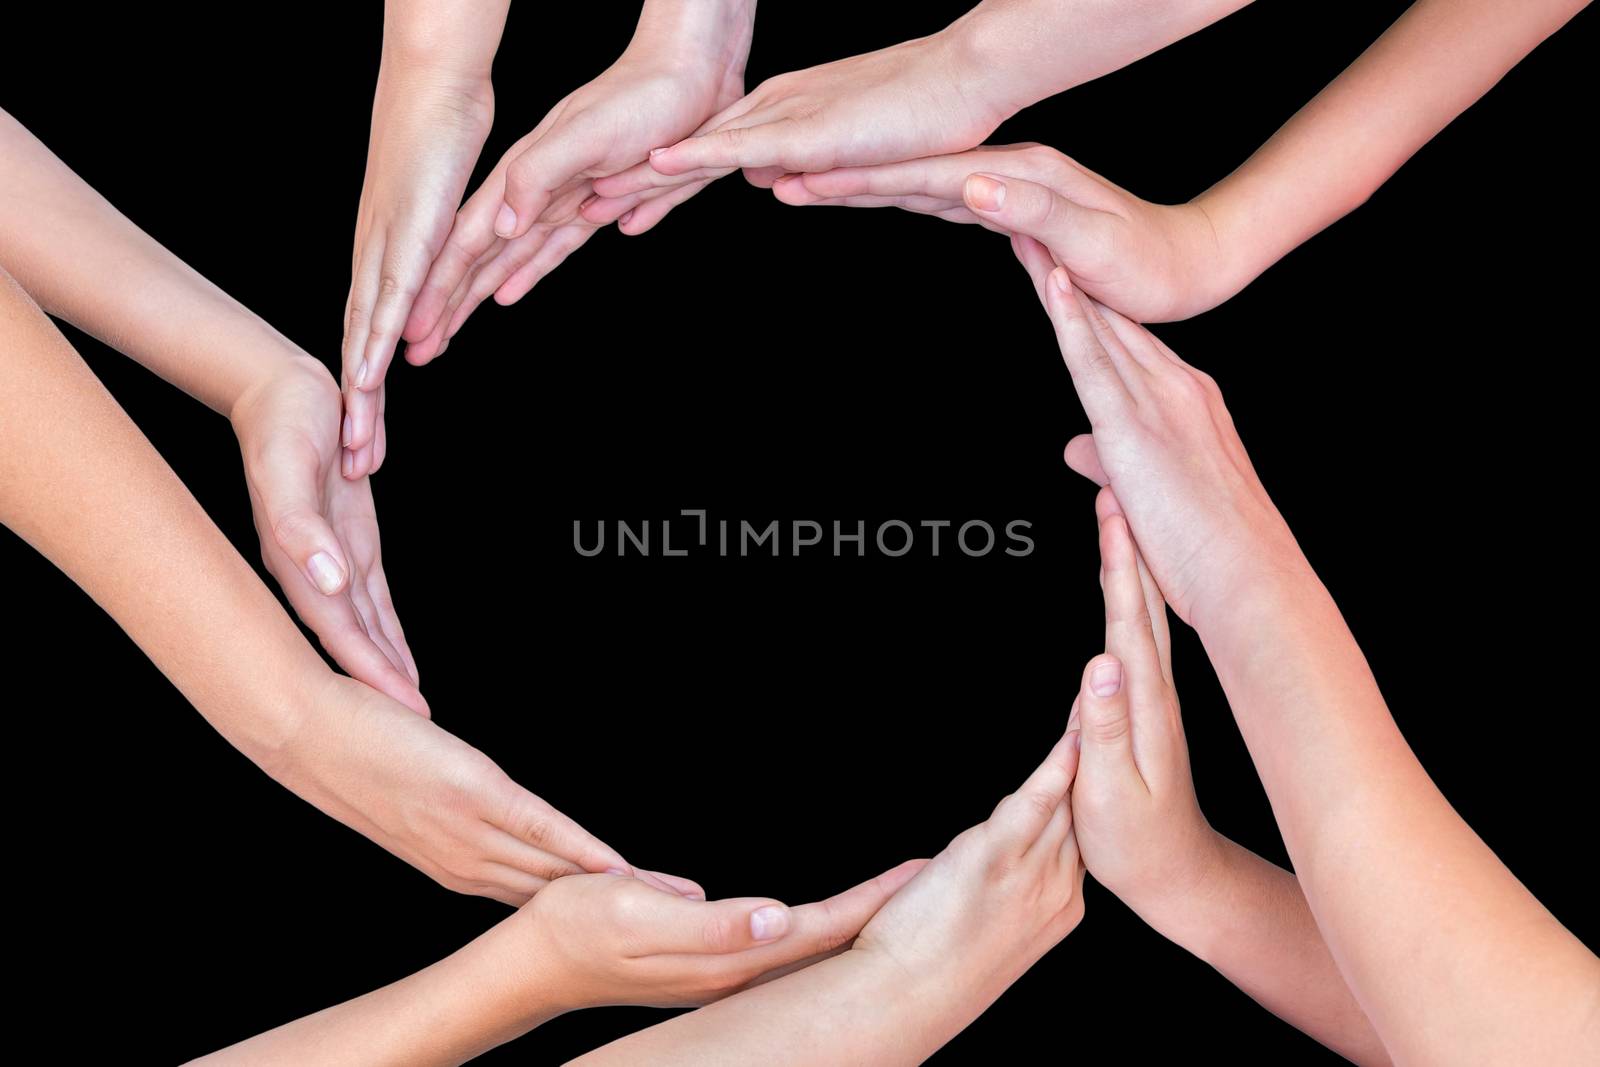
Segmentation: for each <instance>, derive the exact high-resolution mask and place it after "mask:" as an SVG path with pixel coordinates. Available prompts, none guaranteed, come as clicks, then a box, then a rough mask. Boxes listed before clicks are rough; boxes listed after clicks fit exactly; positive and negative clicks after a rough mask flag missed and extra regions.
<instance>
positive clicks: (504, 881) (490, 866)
mask: <svg viewBox="0 0 1600 1067" xmlns="http://www.w3.org/2000/svg"><path fill="white" fill-rule="evenodd" d="M478 881H479V882H480V884H482V886H483V891H482V892H480V893H479V894H478V895H479V896H486V897H493V898H494V899H495V900H499V901H503V902H505V903H507V904H510V905H511V906H512V907H514V908H515V907H521V906H522V905H523V904H526V903H527V902H528V901H529V900H530V899H532V898H533V895H534V894H535V893H537V892H539V890H541V889H543V888H544V887H545V886H547V885H549V884H550V882H549V880H547V879H544V878H540V877H539V876H538V875H535V874H529V873H528V872H527V871H524V870H521V869H519V868H517V867H511V866H507V865H506V864H504V863H495V862H494V861H492V860H489V861H486V862H485V863H484V864H483V872H482V874H481V876H480V877H479V879H478Z"/></svg>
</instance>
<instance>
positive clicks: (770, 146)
mask: <svg viewBox="0 0 1600 1067" xmlns="http://www.w3.org/2000/svg"><path fill="white" fill-rule="evenodd" d="M791 126H792V124H784V123H777V122H762V123H759V124H756V125H750V126H734V127H732V128H730V129H725V130H713V131H711V132H710V133H702V134H697V135H696V136H694V137H688V138H685V139H684V140H682V141H679V142H678V143H677V144H675V145H671V146H669V147H667V148H657V149H655V150H654V151H652V152H651V153H650V166H651V168H652V169H653V170H655V171H656V173H658V174H667V175H676V174H686V173H688V172H689V171H694V170H720V171H727V170H732V169H734V168H736V167H746V168H749V169H751V170H759V169H763V168H767V167H774V168H776V167H782V168H783V169H785V170H789V169H803V168H791V167H790V165H789V163H788V162H786V160H790V159H791V153H792V150H793V148H794V144H793V134H792V132H791V134H790V137H789V138H788V139H787V141H788V143H785V138H784V136H783V133H782V131H783V130H784V129H785V128H790V127H791Z"/></svg>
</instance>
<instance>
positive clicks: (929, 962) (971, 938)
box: [851, 731, 1084, 1016]
mask: <svg viewBox="0 0 1600 1067" xmlns="http://www.w3.org/2000/svg"><path fill="white" fill-rule="evenodd" d="M1077 765H1078V736H1077V733H1076V732H1075V731H1074V732H1070V733H1067V734H1065V735H1064V736H1063V737H1062V738H1061V740H1060V741H1058V742H1057V743H1056V746H1055V747H1054V748H1053V749H1051V751H1050V755H1049V756H1048V757H1047V758H1046V759H1045V761H1044V762H1043V763H1042V764H1040V765H1039V767H1038V769H1037V770H1035V771H1034V772H1033V774H1032V775H1030V776H1029V778H1028V780H1027V781H1026V782H1024V783H1023V784H1022V788H1020V789H1018V790H1017V791H1016V792H1015V793H1013V794H1011V795H1010V796H1008V797H1006V798H1005V799H1004V800H1002V801H1001V802H1000V804H999V806H998V807H996V808H995V810H994V813H993V814H992V815H990V816H989V819H988V821H987V822H984V823H980V824H979V825H977V826H975V827H973V828H972V829H970V830H967V831H966V832H965V833H963V834H961V835H960V836H959V837H957V838H956V839H955V840H953V841H951V842H950V844H949V845H948V846H947V847H946V848H945V850H944V851H943V852H941V853H939V854H938V855H937V856H935V857H934V858H933V859H932V860H931V861H929V863H928V865H927V867H925V868H924V869H923V870H922V872H921V873H920V874H918V875H917V876H916V877H915V878H914V879H912V880H911V883H910V884H909V885H907V886H906V887H905V888H904V889H903V890H901V891H900V892H899V893H897V894H895V896H894V898H893V899H892V900H890V901H889V903H888V904H887V905H885V906H884V908H883V910H882V911H880V912H878V914H877V915H875V916H874V917H873V919H872V921H871V922H869V923H868V924H867V926H866V929H864V930H862V931H861V936H860V937H859V938H858V939H857V941H856V944H855V947H854V949H853V950H852V952H851V955H852V956H855V955H857V954H863V956H864V957H868V958H876V959H877V960H878V961H880V963H881V965H882V966H884V967H887V968H889V969H890V970H895V971H898V972H899V975H900V978H901V980H902V981H903V986H902V987H901V988H902V989H903V993H904V995H907V996H913V995H917V991H918V990H923V989H928V988H929V985H930V983H931V984H932V986H933V987H934V988H935V989H936V990H937V991H938V992H936V993H933V992H931V993H930V995H943V996H949V995H952V994H954V995H959V996H960V997H962V998H963V999H962V1007H963V1009H964V1010H965V1011H967V1012H971V1013H972V1015H973V1016H975V1014H976V1012H975V1011H973V1009H974V1008H976V1010H978V1011H981V1010H982V1008H983V1007H985V1006H987V1005H988V1004H989V1003H990V1002H992V1001H993V1000H994V999H995V998H996V997H998V996H999V995H1000V994H1001V993H1002V992H1003V991H1004V990H1005V989H1006V988H1007V987H1008V986H1010V985H1011V983H1012V982H1014V981H1016V979H1017V978H1018V977H1020V976H1021V975H1022V973H1023V972H1025V971H1026V970H1027V969H1028V968H1029V967H1031V966H1033V964H1034V963H1035V962H1036V961H1037V960H1038V959H1039V958H1040V957H1041V956H1043V955H1044V954H1045V953H1046V952H1048V951H1049V950H1050V949H1051V948H1052V947H1054V946H1055V945H1056V944H1057V943H1058V942H1059V941H1060V940H1061V939H1062V938H1064V937H1066V936H1067V934H1068V933H1070V932H1071V931H1072V930H1073V928H1074V927H1076V926H1077V925H1078V922H1079V921H1080V920H1081V919H1082V918H1083V873H1084V868H1083V864H1082V862H1081V861H1080V859H1079V856H1078V842H1077V838H1076V836H1075V835H1074V831H1073V825H1072V808H1071V804H1070V802H1069V801H1068V799H1067V791H1068V789H1069V788H1070V787H1071V785H1072V779H1073V775H1074V773H1075V772H1076V769H1077ZM952 968H954V969H955V970H956V972H957V973H956V975H955V976H954V977H952V976H951V974H950V971H951V969H952ZM951 1013H952V1014H959V1012H958V1011H957V1009H955V1008H952V1009H951Z"/></svg>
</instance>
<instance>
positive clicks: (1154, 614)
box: [1094, 488, 1176, 700]
mask: <svg viewBox="0 0 1600 1067" xmlns="http://www.w3.org/2000/svg"><path fill="white" fill-rule="evenodd" d="M1094 510H1095V515H1096V517H1097V518H1098V519H1099V520H1100V521H1101V522H1105V521H1106V520H1107V519H1109V518H1111V517H1112V516H1121V517H1122V519H1123V521H1124V522H1126V521H1127V515H1126V514H1125V513H1124V512H1123V510H1122V502H1121V501H1119V500H1118V499H1117V494H1116V493H1114V492H1112V491H1111V490H1110V489H1109V488H1106V489H1102V490H1100V493H1099V495H1097V496H1096V497H1095V501H1094ZM1133 556H1134V561H1135V563H1137V564H1138V569H1139V586H1140V589H1141V591H1142V592H1143V593H1144V604H1145V612H1146V614H1147V616H1148V617H1149V619H1150V630H1151V632H1152V633H1153V634H1154V636H1155V642H1156V652H1157V653H1158V655H1159V656H1160V658H1161V673H1162V676H1163V677H1164V678H1165V679H1166V683H1167V688H1168V692H1167V694H1166V695H1167V696H1168V697H1169V698H1171V699H1174V700H1175V699H1176V691H1175V689H1174V687H1173V683H1172V631H1171V628H1170V627H1169V626H1168V622H1167V601H1166V598H1165V597H1164V596H1162V595H1161V587H1160V586H1159V585H1157V584H1156V580H1155V576H1154V575H1152V574H1151V573H1150V568H1149V567H1148V566H1147V565H1146V564H1145V561H1144V555H1143V553H1141V552H1140V551H1139V542H1138V541H1134V542H1133ZM1103 583H1104V574H1103V572H1102V584H1103Z"/></svg>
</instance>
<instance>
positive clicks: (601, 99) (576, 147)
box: [368, 0, 754, 387]
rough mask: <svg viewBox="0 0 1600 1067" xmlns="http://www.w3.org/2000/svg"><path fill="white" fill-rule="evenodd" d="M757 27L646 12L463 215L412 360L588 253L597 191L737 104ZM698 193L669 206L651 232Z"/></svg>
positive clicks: (415, 319) (430, 292) (418, 315)
mask: <svg viewBox="0 0 1600 1067" xmlns="http://www.w3.org/2000/svg"><path fill="white" fill-rule="evenodd" d="M753 19H754V10H753V7H752V6H751V5H748V4H744V3H742V2H733V0H730V2H729V3H727V4H724V5H699V6H696V7H694V8H692V9H690V10H688V11H687V12H680V13H679V14H678V15H677V17H675V18H671V19H667V18H663V17H660V16H656V15H652V14H651V12H650V9H649V8H647V9H646V14H645V16H643V17H641V20H640V24H639V29H638V31H637V32H636V33H635V35H634V39H633V41H632V43H630V44H629V46H628V48H627V50H626V51H624V52H623V54H622V56H621V57H620V58H619V59H618V60H617V61H616V63H614V64H612V66H611V67H610V68H608V69H607V70H606V71H605V72H604V73H602V74H601V75H600V76H599V77H598V78H596V79H595V80H594V81H592V82H589V83H588V84H587V85H584V86H583V87H581V88H579V89H578V90H576V91H575V92H573V93H572V94H571V95H569V96H567V97H566V98H565V99H563V100H562V101H561V102H560V103H558V104H557V105H556V106H555V107H554V108H552V109H551V110H550V113H549V114H547V115H546V116H545V117H544V120H543V121H542V122H540V123H539V125H538V126H536V127H535V128H534V129H533V131H532V132H531V133H529V134H528V135H527V136H526V137H523V138H522V139H521V140H519V141H518V142H517V143H516V144H514V145H512V146H511V149H510V150H509V151H508V152H506V154H505V155H504V156H503V157H501V159H500V162H499V164H498V165H497V166H496V167H495V169H494V170H493V171H492V172H491V173H490V174H489V177H488V178H487V179H485V180H484V183H483V185H481V186H480V187H479V188H478V190H477V191H476V192H474V193H473V194H472V196H471V198H470V199H468V201H467V203H466V205H465V206H464V207H462V209H461V212H460V214H459V215H458V216H457V218H456V222H455V226H454V228H453V229H452V230H451V231H450V235H449V239H448V240H447V241H446V242H445V244H444V247H443V248H442V250H441V251H440V252H439V255H438V257H437V258H436V259H435V261H434V263H433V266H432V268H431V270H430V271H429V272H428V278H427V282H426V284H425V285H424V286H423V289H422V293H421V295H420V296H419V297H418V298H417V301H416V304H415V306H414V307H413V309H412V312H411V317H410V320H409V321H408V322H407V323H406V328H405V338H406V340H407V341H408V342H409V344H408V347H407V349H406V359H407V360H408V361H409V362H411V363H414V364H417V365H421V364H424V363H427V362H429V361H430V360H432V359H433V358H434V357H435V356H437V355H439V353H440V352H442V351H443V350H444V346H445V345H446V344H448V343H449V341H450V338H451V337H453V336H455V333H456V331H457V330H459V329H460V328H461V325H462V323H464V322H465V321H466V319H467V317H468V316H469V315H471V314H472V312H473V311H474V310H475V309H476V308H477V306H478V305H479V304H481V303H482V302H483V301H484V300H486V299H488V298H489V297H490V296H491V295H493V296H494V298H495V300H496V301H497V302H498V303H500V304H512V303H515V302H516V301H518V300H520V299H522V297H523V296H524V295H526V294H527V292H528V291H529V290H530V289H532V288H533V287H534V285H536V284H537V283H538V282H539V280H540V279H542V278H543V277H544V276H545V275H546V274H548V273H549V272H550V271H552V270H554V269H555V268H556V267H557V266H559V265H560V264H561V263H562V262H563V261H564V260H565V259H566V258H567V256H569V255H571V254H572V253H573V252H574V251H576V250H577V249H578V248H579V247H580V246H582V245H583V243H584V242H586V241H587V240H588V239H589V238H590V237H591V236H592V235H593V234H594V232H595V230H596V229H597V227H598V225H599V224H598V223H595V222H592V221H590V220H588V219H586V218H583V217H581V216H580V215H579V213H578V209H579V207H580V205H581V204H582V203H583V201H584V200H585V199H587V198H588V197H589V196H590V194H591V191H592V190H591V187H590V180H591V179H593V178H595V177H597V176H599V175H606V174H613V173H615V172H617V171H619V170H622V169H623V168H625V167H628V166H631V165H633V164H635V163H638V162H639V161H641V160H643V159H644V158H645V156H646V154H647V153H648V152H649V151H650V149H652V148H655V147H658V146H659V145H661V144H665V143H669V142H671V141H673V140H676V139H677V138H679V137H682V136H683V135H685V134H687V133H689V132H690V131H692V130H694V129H695V127H696V126H698V125H699V124H700V123H701V122H703V121H704V120H705V118H706V116H707V115H710V114H711V113H712V112H714V111H716V110H717V109H718V108H720V107H723V106H725V105H726V104H728V103H729V102H731V101H732V100H735V99H737V98H738V96H739V94H740V93H742V92H743V91H744V64H745V57H746V56H747V55H748V53H749V50H750V36H751V28H752V26H753ZM696 191H698V188H695V189H686V190H683V191H682V195H681V196H678V197H676V198H674V199H672V201H671V202H670V203H669V202H668V201H667V200H666V199H663V200H662V201H661V202H660V203H659V204H657V205H656V206H654V207H653V208H652V209H651V213H652V219H653V222H654V221H659V219H660V217H661V216H662V215H664V214H666V212H667V211H668V210H670V208H671V207H672V206H673V205H674V204H677V203H681V202H682V201H683V200H686V199H688V198H689V196H691V195H693V193H694V192H696ZM619 214H620V212H619ZM614 217H615V216H613V218H614ZM605 221H606V222H609V221H611V219H607V220H605ZM653 222H652V224H653ZM371 384H372V383H370V382H369V383H368V385H369V387H370V386H371Z"/></svg>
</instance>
